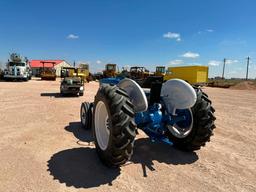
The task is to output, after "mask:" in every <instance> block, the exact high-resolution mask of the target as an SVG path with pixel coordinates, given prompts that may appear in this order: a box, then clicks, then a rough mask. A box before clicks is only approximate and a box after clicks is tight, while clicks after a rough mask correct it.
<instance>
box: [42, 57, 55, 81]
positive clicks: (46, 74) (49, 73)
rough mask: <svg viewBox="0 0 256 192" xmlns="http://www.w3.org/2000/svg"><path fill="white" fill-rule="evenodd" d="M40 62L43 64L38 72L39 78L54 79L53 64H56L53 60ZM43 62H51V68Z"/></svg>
mask: <svg viewBox="0 0 256 192" xmlns="http://www.w3.org/2000/svg"><path fill="white" fill-rule="evenodd" d="M41 63H42V64H43V69H42V71H41V73H40V76H41V80H53V81H55V80H56V70H55V69H54V65H55V64H56V63H55V62H50V61H49V62H48V61H41ZM45 63H51V64H52V68H46V67H45V66H44V64H45Z"/></svg>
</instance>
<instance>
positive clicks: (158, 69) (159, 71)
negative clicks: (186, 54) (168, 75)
mask: <svg viewBox="0 0 256 192" xmlns="http://www.w3.org/2000/svg"><path fill="white" fill-rule="evenodd" d="M154 75H155V76H164V75H165V66H157V67H156V72H155V74H154Z"/></svg>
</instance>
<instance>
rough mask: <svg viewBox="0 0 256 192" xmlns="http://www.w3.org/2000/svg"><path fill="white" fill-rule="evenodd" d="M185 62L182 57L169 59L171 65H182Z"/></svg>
mask: <svg viewBox="0 0 256 192" xmlns="http://www.w3.org/2000/svg"><path fill="white" fill-rule="evenodd" d="M183 63H184V62H183V60H181V59H176V60H172V61H169V65H181V64H183Z"/></svg>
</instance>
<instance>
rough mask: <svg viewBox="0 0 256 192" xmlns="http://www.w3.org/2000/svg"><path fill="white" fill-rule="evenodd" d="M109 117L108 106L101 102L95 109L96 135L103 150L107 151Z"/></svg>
mask: <svg viewBox="0 0 256 192" xmlns="http://www.w3.org/2000/svg"><path fill="white" fill-rule="evenodd" d="M109 124H110V123H109V117H108V111H107V108H106V105H105V104H104V103H103V102H102V101H99V102H98V103H97V105H96V108H95V118H94V125H95V135H96V139H97V142H98V145H99V147H100V148H101V150H106V149H107V147H108V142H109V135H110V133H109Z"/></svg>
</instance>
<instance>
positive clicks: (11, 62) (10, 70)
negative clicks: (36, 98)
mask: <svg viewBox="0 0 256 192" xmlns="http://www.w3.org/2000/svg"><path fill="white" fill-rule="evenodd" d="M31 76H32V71H31V68H30V65H29V63H28V59H27V58H26V57H25V58H23V57H22V56H21V55H19V54H17V53H12V54H11V55H10V59H8V62H7V64H6V69H5V71H4V79H5V80H24V81H28V80H30V79H31Z"/></svg>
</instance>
